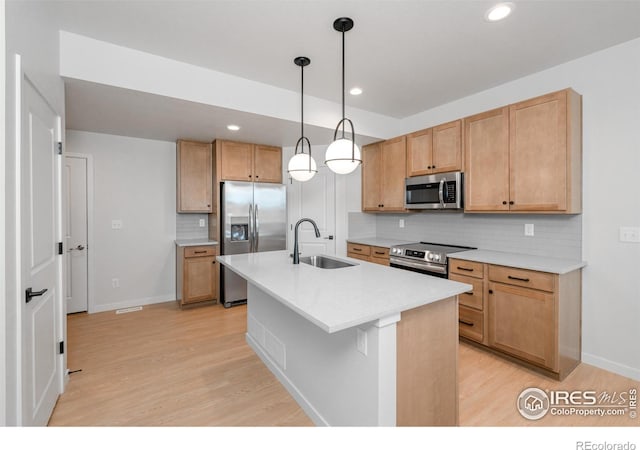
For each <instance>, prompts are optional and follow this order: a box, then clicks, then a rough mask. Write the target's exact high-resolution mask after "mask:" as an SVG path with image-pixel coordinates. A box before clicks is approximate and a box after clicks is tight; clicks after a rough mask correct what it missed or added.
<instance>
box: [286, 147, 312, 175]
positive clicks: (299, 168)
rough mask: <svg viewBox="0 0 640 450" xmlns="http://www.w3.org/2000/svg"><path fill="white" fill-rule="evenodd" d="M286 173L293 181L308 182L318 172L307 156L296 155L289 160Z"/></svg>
mask: <svg viewBox="0 0 640 450" xmlns="http://www.w3.org/2000/svg"><path fill="white" fill-rule="evenodd" d="M287 172H289V176H291V178H293V179H294V180H297V181H309V180H310V179H311V178H313V176H314V175H315V174H316V173H317V172H318V166H317V165H316V162H315V161H314V159H313V158H312V157H311V156H309V155H308V154H306V153H298V154H295V155H293V157H292V158H291V159H290V160H289V165H288V166H287Z"/></svg>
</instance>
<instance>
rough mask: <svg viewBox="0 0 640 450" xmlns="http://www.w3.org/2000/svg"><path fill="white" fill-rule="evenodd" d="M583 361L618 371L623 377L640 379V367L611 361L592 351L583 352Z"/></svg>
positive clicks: (614, 371)
mask: <svg viewBox="0 0 640 450" xmlns="http://www.w3.org/2000/svg"><path fill="white" fill-rule="evenodd" d="M582 362H583V363H586V364H591V365H592V366H596V367H599V368H601V369H604V370H608V371H609V372H613V373H617V374H618V375H622V376H623V377H627V378H631V379H633V380H637V381H640V369H637V368H635V367H630V366H625V365H624V364H620V363H617V362H615V361H610V360H608V359H605V358H602V357H600V356H596V355H592V354H590V353H584V352H583V353H582Z"/></svg>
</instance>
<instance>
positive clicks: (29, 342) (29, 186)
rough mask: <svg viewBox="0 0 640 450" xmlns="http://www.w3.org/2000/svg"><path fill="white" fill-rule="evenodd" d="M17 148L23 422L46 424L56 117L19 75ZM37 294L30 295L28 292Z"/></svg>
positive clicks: (53, 306)
mask: <svg viewBox="0 0 640 450" xmlns="http://www.w3.org/2000/svg"><path fill="white" fill-rule="evenodd" d="M22 86H23V93H24V96H23V99H24V100H23V101H24V103H23V104H22V105H23V114H22V130H23V131H22V146H21V177H22V180H21V183H20V185H21V194H20V196H21V206H20V217H21V231H20V232H21V247H22V249H21V250H22V251H21V269H22V288H23V292H25V296H24V298H23V301H22V307H23V309H22V310H21V314H22V350H21V355H22V377H21V378H22V422H23V425H38V426H42V425H46V424H47V422H48V420H49V417H50V415H51V412H52V411H53V407H54V406H55V403H56V400H57V398H58V394H59V386H61V385H62V384H61V380H60V377H61V373H62V371H61V370H60V366H61V365H62V364H63V362H62V360H61V357H60V356H59V352H58V348H59V347H58V343H59V341H60V340H61V339H60V337H61V334H62V332H61V320H60V311H61V308H62V307H61V298H60V286H61V282H60V278H59V269H60V268H59V264H60V260H61V259H62V258H61V257H59V255H58V245H57V242H58V239H57V238H58V237H59V236H60V234H59V213H60V211H59V210H60V206H59V193H60V183H59V176H60V173H59V168H58V164H59V158H60V157H58V156H56V155H57V151H55V150H54V149H56V148H57V142H58V141H59V139H60V136H59V129H58V120H59V118H58V117H57V116H56V114H55V112H54V111H53V110H52V109H51V108H50V107H49V105H48V104H47V102H46V101H45V100H44V98H43V97H42V96H41V95H40V94H39V93H38V91H37V90H36V89H35V87H34V86H33V85H32V84H31V83H30V82H29V80H28V79H26V78H25V79H24V82H23V83H22ZM29 290H31V291H32V293H34V294H37V295H35V296H29V295H28V291H29Z"/></svg>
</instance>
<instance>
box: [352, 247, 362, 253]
mask: <svg viewBox="0 0 640 450" xmlns="http://www.w3.org/2000/svg"><path fill="white" fill-rule="evenodd" d="M353 250H354V251H356V252H361V251H362V249H361V248H358V247H353Z"/></svg>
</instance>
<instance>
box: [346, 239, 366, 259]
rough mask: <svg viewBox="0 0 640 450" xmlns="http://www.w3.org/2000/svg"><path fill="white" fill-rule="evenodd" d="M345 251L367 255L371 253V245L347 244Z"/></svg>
mask: <svg viewBox="0 0 640 450" xmlns="http://www.w3.org/2000/svg"><path fill="white" fill-rule="evenodd" d="M347 253H357V254H358V255H363V256H369V255H371V247H370V246H368V245H360V244H352V243H351V242H349V243H348V244H347Z"/></svg>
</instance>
